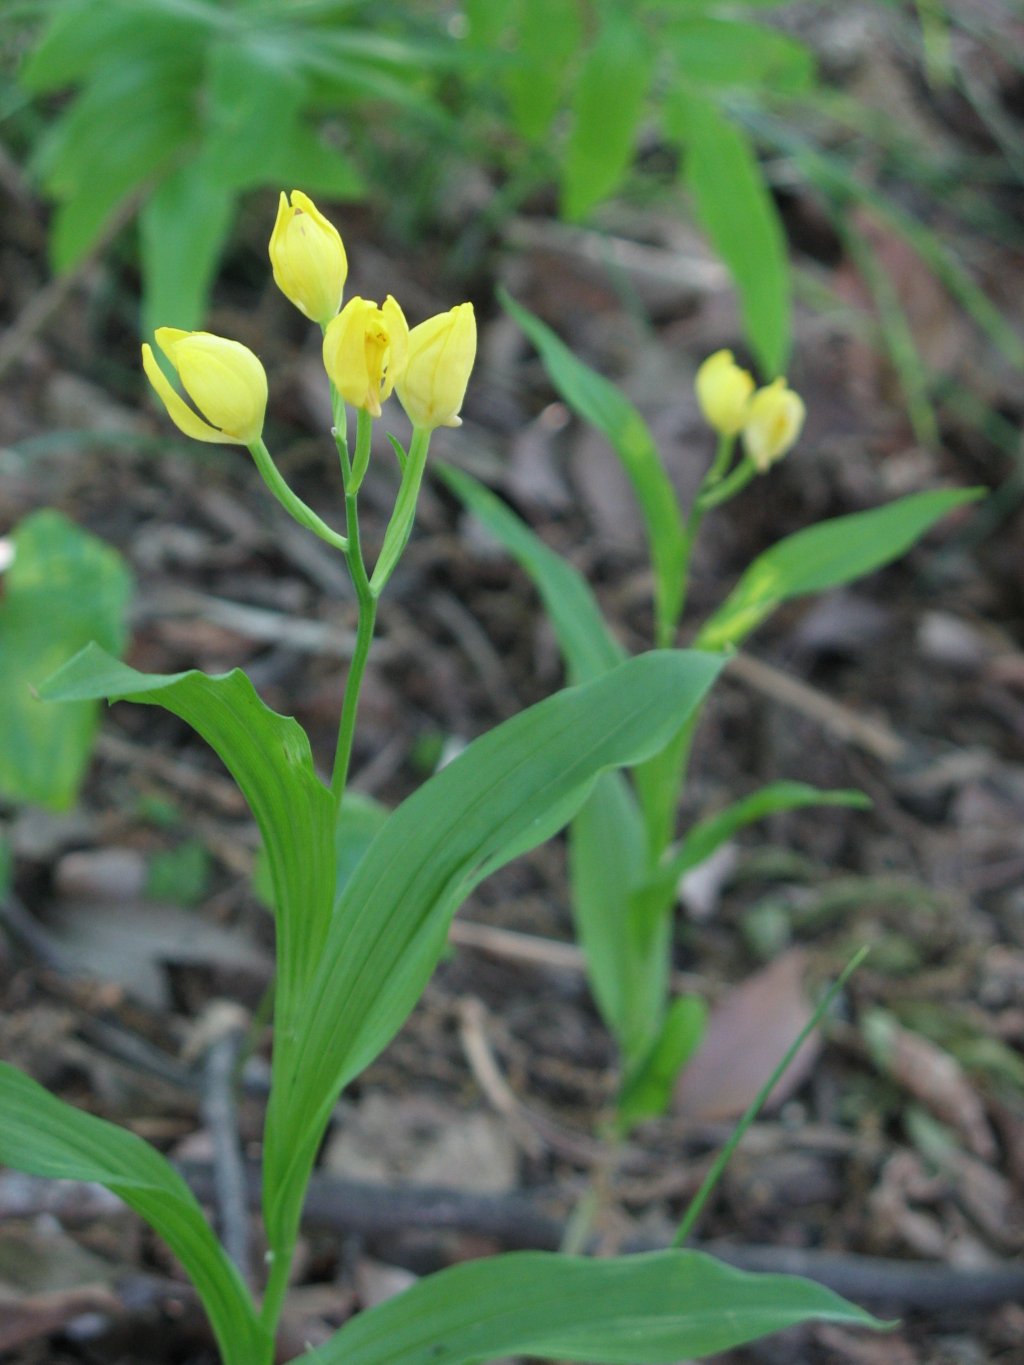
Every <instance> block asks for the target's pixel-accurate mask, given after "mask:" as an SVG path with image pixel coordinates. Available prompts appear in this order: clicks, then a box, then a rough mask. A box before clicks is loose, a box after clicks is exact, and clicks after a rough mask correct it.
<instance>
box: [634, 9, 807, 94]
mask: <svg viewBox="0 0 1024 1365" xmlns="http://www.w3.org/2000/svg"><path fill="white" fill-rule="evenodd" d="M661 40H662V43H663V44H664V46H665V48H666V49H667V50H668V51H669V52H670V53H671V56H672V64H673V66H674V68H675V71H676V73H677V76H678V77H680V78H681V79H682V80H683V81H684V82H685V83H686V84H687V85H689V86H702V85H707V86H723V87H736V88H747V89H749V88H751V87H757V86H764V87H766V88H767V89H768V90H770V91H771V93H772V94H773V95H783V94H785V95H797V94H802V93H804V92H805V91H806V90H809V89H810V88H811V87H812V86H813V85H814V81H815V60H814V54H813V53H812V52H811V50H810V48H808V47H806V46H805V45H804V44H803V43H801V42H799V41H798V40H797V39H796V38H791V37H790V36H789V35H788V34H786V33H781V32H780V31H779V30H778V29H776V28H769V27H767V26H766V25H763V24H745V23H742V22H741V21H740V20H738V19H714V18H684V19H675V20H674V21H671V22H669V23H668V24H666V26H665V27H664V29H663V30H662V34H661Z"/></svg>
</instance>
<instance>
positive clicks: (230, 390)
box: [142, 190, 476, 445]
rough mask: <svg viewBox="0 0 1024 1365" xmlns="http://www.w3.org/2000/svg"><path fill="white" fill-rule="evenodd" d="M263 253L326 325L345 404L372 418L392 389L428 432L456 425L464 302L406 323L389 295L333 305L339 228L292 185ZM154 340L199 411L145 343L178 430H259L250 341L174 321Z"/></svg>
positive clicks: (468, 312)
mask: <svg viewBox="0 0 1024 1365" xmlns="http://www.w3.org/2000/svg"><path fill="white" fill-rule="evenodd" d="M270 261H271V265H272V267H273V272H274V279H275V281H276V283H277V285H278V287H279V288H280V290H281V292H282V293H283V294H284V295H285V296H286V297H287V298H288V299H290V300H291V302H292V303H294V304H295V306H296V308H298V309H299V310H300V312H302V313H304V314H305V315H306V317H308V318H310V319H311V320H312V321H314V322H318V323H320V324H321V326H323V327H324V329H325V330H324V343H323V356H324V365H325V367H326V370H327V373H328V375H329V376H330V378H331V380H332V382H333V383H334V386H335V388H336V389H337V390H338V392H339V394H340V395H341V397H342V398H343V399H344V400H345V402H346V403H350V404H351V405H352V406H353V407H356V408H363V409H365V410H366V411H367V412H369V413H370V415H371V416H373V417H379V416H380V414H381V403H382V402H383V401H384V400H385V399H386V398H389V397H390V396H391V393H392V391H396V392H397V393H398V398H399V401H400V402H401V404H402V406H403V407H404V408H405V411H406V413H407V414H408V417H409V420H410V421H411V422H412V424H413V426H414V427H416V428H418V429H420V430H423V431H433V430H434V428H435V427H442V426H447V427H457V426H459V425H460V424H461V419H460V417H459V409H460V408H461V407H462V402H463V399H464V397H465V394H466V386H467V384H468V383H469V376H470V372H471V371H472V368H473V362H474V360H475V359H476V319H475V317H474V314H473V305H472V304H471V303H460V304H459V305H458V306H457V307H456V308H452V309H451V310H450V311H449V312H447V313H439V314H438V315H437V316H436V317H432V318H428V319H427V321H426V322H422V323H420V324H419V326H418V327H413V328H412V329H410V328H409V325H408V323H407V322H406V320H405V314H404V313H403V312H402V310H401V308H400V307H399V306H398V304H397V303H396V302H395V300H394V299H393V298H392V297H391V296H390V295H388V297H387V299H385V301H384V303H383V304H382V305H381V306H380V307H378V306H377V304H375V303H373V302H371V301H370V300H369V299H361V298H354V299H350V300H349V302H348V303H347V304H346V305H345V307H344V308H342V309H341V311H340V313H339V312H338V309H339V308H341V298H342V292H343V290H344V288H345V280H346V278H347V276H348V259H347V257H346V255H345V248H344V245H343V244H342V240H341V237H340V235H339V233H338V230H337V228H335V226H334V225H333V223H330V222H328V220H327V219H326V218H325V217H324V216H323V214H322V213H321V212H320V211H319V209H317V207H316V205H315V204H314V203H313V201H312V200H311V199H309V198H308V197H307V196H306V195H304V194H303V193H302V192H301V191H299V190H293V192H292V195H291V200H290V201H289V199H288V196H287V195H285V194H283V193H282V195H281V201H280V204H279V207H278V212H277V221H276V223H275V224H274V231H273V233H272V234H271V237H270ZM156 343H157V345H158V346H159V347H160V349H161V350H162V351H163V353H164V355H166V357H167V359H168V360H169V361H170V363H171V365H172V366H173V368H174V370H175V372H176V373H177V375H178V378H179V379H180V380H181V385H182V388H184V390H185V392H186V393H187V394H188V396H189V397H190V398H191V399H192V402H193V403H194V404H195V407H196V409H197V411H193V409H192V408H190V407H189V405H188V404H187V403H186V402H185V401H184V399H183V398H182V397H181V396H180V395H179V394H178V393H177V391H176V390H175V389H174V387H173V385H172V384H171V383H170V381H169V380H168V379H167V377H166V375H165V374H164V372H163V370H162V369H161V368H160V366H159V364H158V363H157V360H156V357H155V356H154V355H153V352H152V350H151V348H150V347H149V346H147V345H144V346H143V347H142V364H143V367H144V369H145V371H146V374H147V376H148V378H149V381H150V383H151V384H152V385H153V388H154V389H155V390H156V391H157V393H158V394H159V396H160V398H161V399H162V401H163V404H164V406H165V407H166V409H167V412H168V414H169V416H170V418H171V420H172V421H173V422H174V423H175V425H176V426H177V427H178V428H179V429H180V430H181V431H183V432H184V433H185V435H186V436H191V437H194V438H195V439H196V440H197V441H216V442H223V443H225V444H228V445H234V444H239V445H252V444H253V443H254V442H256V441H258V440H259V439H260V436H261V434H262V431H263V419H264V415H265V413H266V408H267V376H266V373H265V371H264V369H263V366H262V365H261V364H260V362H259V360H258V359H257V358H256V356H255V355H254V354H253V353H252V351H250V350H249V349H248V347H246V346H243V345H241V343H239V342H237V341H229V340H228V339H227V338H226V337H219V336H214V335H213V334H212V333H210V332H183V331H180V330H178V329H177V328H175V327H160V328H158V329H157V332H156ZM200 414H201V415H200Z"/></svg>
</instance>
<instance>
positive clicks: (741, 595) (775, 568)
mask: <svg viewBox="0 0 1024 1365" xmlns="http://www.w3.org/2000/svg"><path fill="white" fill-rule="evenodd" d="M984 494H985V490H984V489H983V488H946V489H937V490H934V491H931V492H926V493H912V494H911V495H910V496H909V497H906V498H899V499H898V500H897V501H896V502H890V503H888V504H886V506H884V507H876V508H874V509H872V510H871V511H869V512H854V513H853V514H852V515H851V516H846V517H835V518H833V519H832V520H831V521H823V522H820V523H819V524H818V525H817V526H810V527H808V528H807V529H806V530H804V531H797V532H796V534H795V535H792V536H787V537H786V539H785V540H780V541H779V542H778V544H777V545H773V546H772V547H771V549H770V550H766V551H765V553H764V554H763V555H758V557H757V559H755V560H754V562H753V564H751V565H750V567H749V568H748V569H747V571H746V572H745V573H744V574H743V576H742V578H741V579H740V581H739V583H737V585H736V587H735V588H734V589H733V591H732V592H731V593H730V594H729V596H728V598H727V599H726V601H725V602H724V603H723V604H722V606H721V607H719V609H718V610H717V611H716V612H715V614H714V615H713V616H712V617H711V619H710V620H709V621H707V622H706V623H705V625H704V627H703V629H702V630H701V632H700V634H699V635H698V637H697V641H696V648H698V649H729V648H730V647H733V646H736V645H738V644H740V642H741V641H742V640H744V639H745V638H746V637H747V636H748V635H749V634H750V632H751V631H752V630H755V629H756V628H757V627H758V626H759V625H760V624H761V622H762V621H764V620H765V619H766V618H767V617H768V616H770V615H771V614H772V612H773V611H774V610H775V608H776V607H777V606H779V604H780V603H782V602H785V601H788V600H789V598H791V597H803V596H805V595H806V594H808V593H814V592H824V591H825V590H826V589H827V588H836V587H839V586H840V585H841V584H843V583H851V582H852V581H853V580H854V579H856V578H861V577H863V576H864V575H865V574H869V573H872V572H873V571H874V570H875V569H880V568H881V567H882V566H883V565H884V564H889V563H891V561H892V560H894V559H897V558H898V557H899V556H900V555H901V554H903V553H904V552H905V551H907V550H909V549H910V547H911V546H912V545H913V544H914V542H915V541H917V540H919V539H920V538H921V536H923V535H924V534H925V532H926V531H928V530H929V529H930V528H931V527H932V526H934V525H935V523H936V522H937V521H939V520H940V518H942V517H944V516H945V515H946V513H947V512H950V511H952V510H953V508H955V507H963V506H964V505H965V504H966V503H969V502H976V501H977V499H978V498H980V497H983V496H984Z"/></svg>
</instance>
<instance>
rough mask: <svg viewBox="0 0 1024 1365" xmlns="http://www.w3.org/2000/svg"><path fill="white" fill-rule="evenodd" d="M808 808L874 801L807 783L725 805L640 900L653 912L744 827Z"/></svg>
mask: <svg viewBox="0 0 1024 1365" xmlns="http://www.w3.org/2000/svg"><path fill="white" fill-rule="evenodd" d="M807 806H852V807H853V808H854V809H856V810H867V809H869V808H870V806H871V801H870V800H869V798H868V797H866V796H865V795H864V793H863V792H859V791H823V790H822V789H821V788H820V787H812V786H809V785H808V784H807V783H805V782H773V783H772V784H771V785H770V786H767V787H762V788H761V790H760V791H757V792H754V793H753V794H752V795H751V796H747V797H744V798H743V800H742V801H735V802H733V804H732V805H731V806H726V808H725V810H722V811H719V812H718V813H717V815H711V816H708V818H707V819H706V820H700V821H698V823H697V824H696V825H694V827H693V828H692V829H691V830H690V832H689V834H687V835H686V837H685V838H684V839H683V840H682V842H681V843H680V844H679V846H678V847H677V848H676V849H675V850H674V851H673V852H672V853H671V854H670V856H669V857H668V859H667V860H666V861H665V862H663V863H662V865H661V866H660V867H659V868H658V870H657V871H656V872H655V873H654V875H653V876H652V877H651V878H650V880H649V881H648V882H647V883H646V885H645V886H644V887H643V888H642V889H641V891H640V892H639V893H638V899H642V900H643V901H644V903H645V904H647V905H649V906H650V907H651V910H652V912H653V909H654V907H656V906H658V905H660V904H663V903H664V900H665V898H666V897H671V896H672V895H673V894H674V893H675V890H676V887H677V886H678V885H679V880H680V878H681V877H685V875H686V874H687V872H689V871H691V870H692V869H693V868H695V867H698V866H699V865H700V864H701V863H702V862H704V860H705V859H706V858H710V857H711V855H712V853H714V851H715V849H717V848H719V847H721V845H722V844H724V843H725V842H726V840H728V839H731V838H732V837H733V835H734V834H738V833H739V831H740V830H741V829H743V828H744V826H746V825H752V824H754V822H755V821H757V820H764V819H765V818H766V817H767V816H769V815H777V814H778V813H779V812H781V811H786V810H801V809H803V808H804V807H807Z"/></svg>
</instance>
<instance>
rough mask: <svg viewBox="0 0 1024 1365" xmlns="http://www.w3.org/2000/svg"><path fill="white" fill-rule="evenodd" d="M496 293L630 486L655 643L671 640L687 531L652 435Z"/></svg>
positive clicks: (528, 316) (548, 334) (604, 383)
mask: <svg viewBox="0 0 1024 1365" xmlns="http://www.w3.org/2000/svg"><path fill="white" fill-rule="evenodd" d="M499 297H500V299H501V303H502V305H503V307H504V308H505V309H506V310H507V311H508V312H509V313H511V314H512V316H513V317H514V318H515V320H516V322H518V323H519V325H520V327H522V329H523V331H524V332H525V333H526V335H527V336H528V337H529V338H530V340H531V341H532V342H533V344H534V346H536V348H537V350H538V351H539V352H540V357H541V359H542V360H543V362H544V365H545V368H546V369H547V372H548V374H549V376H550V378H551V382H552V383H553V384H554V386H555V388H556V389H557V390H558V392H559V393H560V394H561V395H562V397H563V398H564V399H565V401H566V402H567V403H568V405H569V407H570V408H572V410H573V411H574V412H575V413H576V415H577V416H578V417H581V418H582V419H583V420H584V421H585V422H590V424H591V425H592V426H595V427H596V428H597V429H598V431H600V432H601V434H602V435H603V436H604V437H606V438H607V440H608V442H609V443H610V445H611V446H612V448H613V449H614V451H615V453H616V455H618V457H619V460H620V461H621V463H622V467H623V469H624V470H625V471H626V475H627V477H628V478H629V481H630V483H631V484H632V485H633V491H634V493H635V494H636V498H637V502H638V503H639V504H640V509H641V511H642V512H643V517H644V522H645V524H646V527H647V539H648V542H649V544H650V548H651V559H652V562H653V568H654V600H655V612H656V618H657V623H658V642H659V644H662V645H667V644H670V643H671V639H672V634H673V632H674V630H675V626H676V623H677V621H678V619H679V611H680V606H681V604H682V600H683V586H684V585H683V568H684V563H685V559H686V530H685V527H684V526H683V518H682V514H681V513H680V511H679V502H678V499H677V497H676V492H675V489H674V488H673V487H672V481H671V480H670V479H669V477H668V475H667V474H666V472H665V468H664V466H663V464H662V463H661V457H660V455H659V454H658V448H657V446H656V445H655V443H654V437H653V436H652V435H651V433H650V431H649V430H648V428H647V424H646V422H645V421H644V419H643V418H642V417H641V416H640V414H639V413H638V412H637V410H636V408H635V407H634V406H633V405H632V403H630V402H629V400H628V399H627V398H625V397H624V396H623V395H622V394H621V393H620V392H619V390H618V389H617V388H616V387H615V385H614V384H612V383H610V382H609V381H608V380H607V379H605V378H604V377H603V376H602V375H599V374H597V373H596V372H595V371H594V370H592V369H591V368H590V367H589V366H588V365H584V364H583V362H582V361H581V360H577V358H576V357H575V356H574V355H573V353H572V351H570V350H569V348H568V346H566V345H565V343H564V342H562V341H560V340H559V338H558V337H557V336H556V335H555V333H554V332H553V331H552V330H551V328H550V327H548V326H546V325H545V324H544V323H543V322H541V320H540V318H537V317H534V315H533V314H532V313H530V312H528V311H527V310H526V309H525V308H523V306H522V305H521V304H518V303H516V301H515V300H514V299H513V298H511V297H510V296H509V295H508V294H507V293H505V292H504V291H503V290H502V291H500V292H499Z"/></svg>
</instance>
